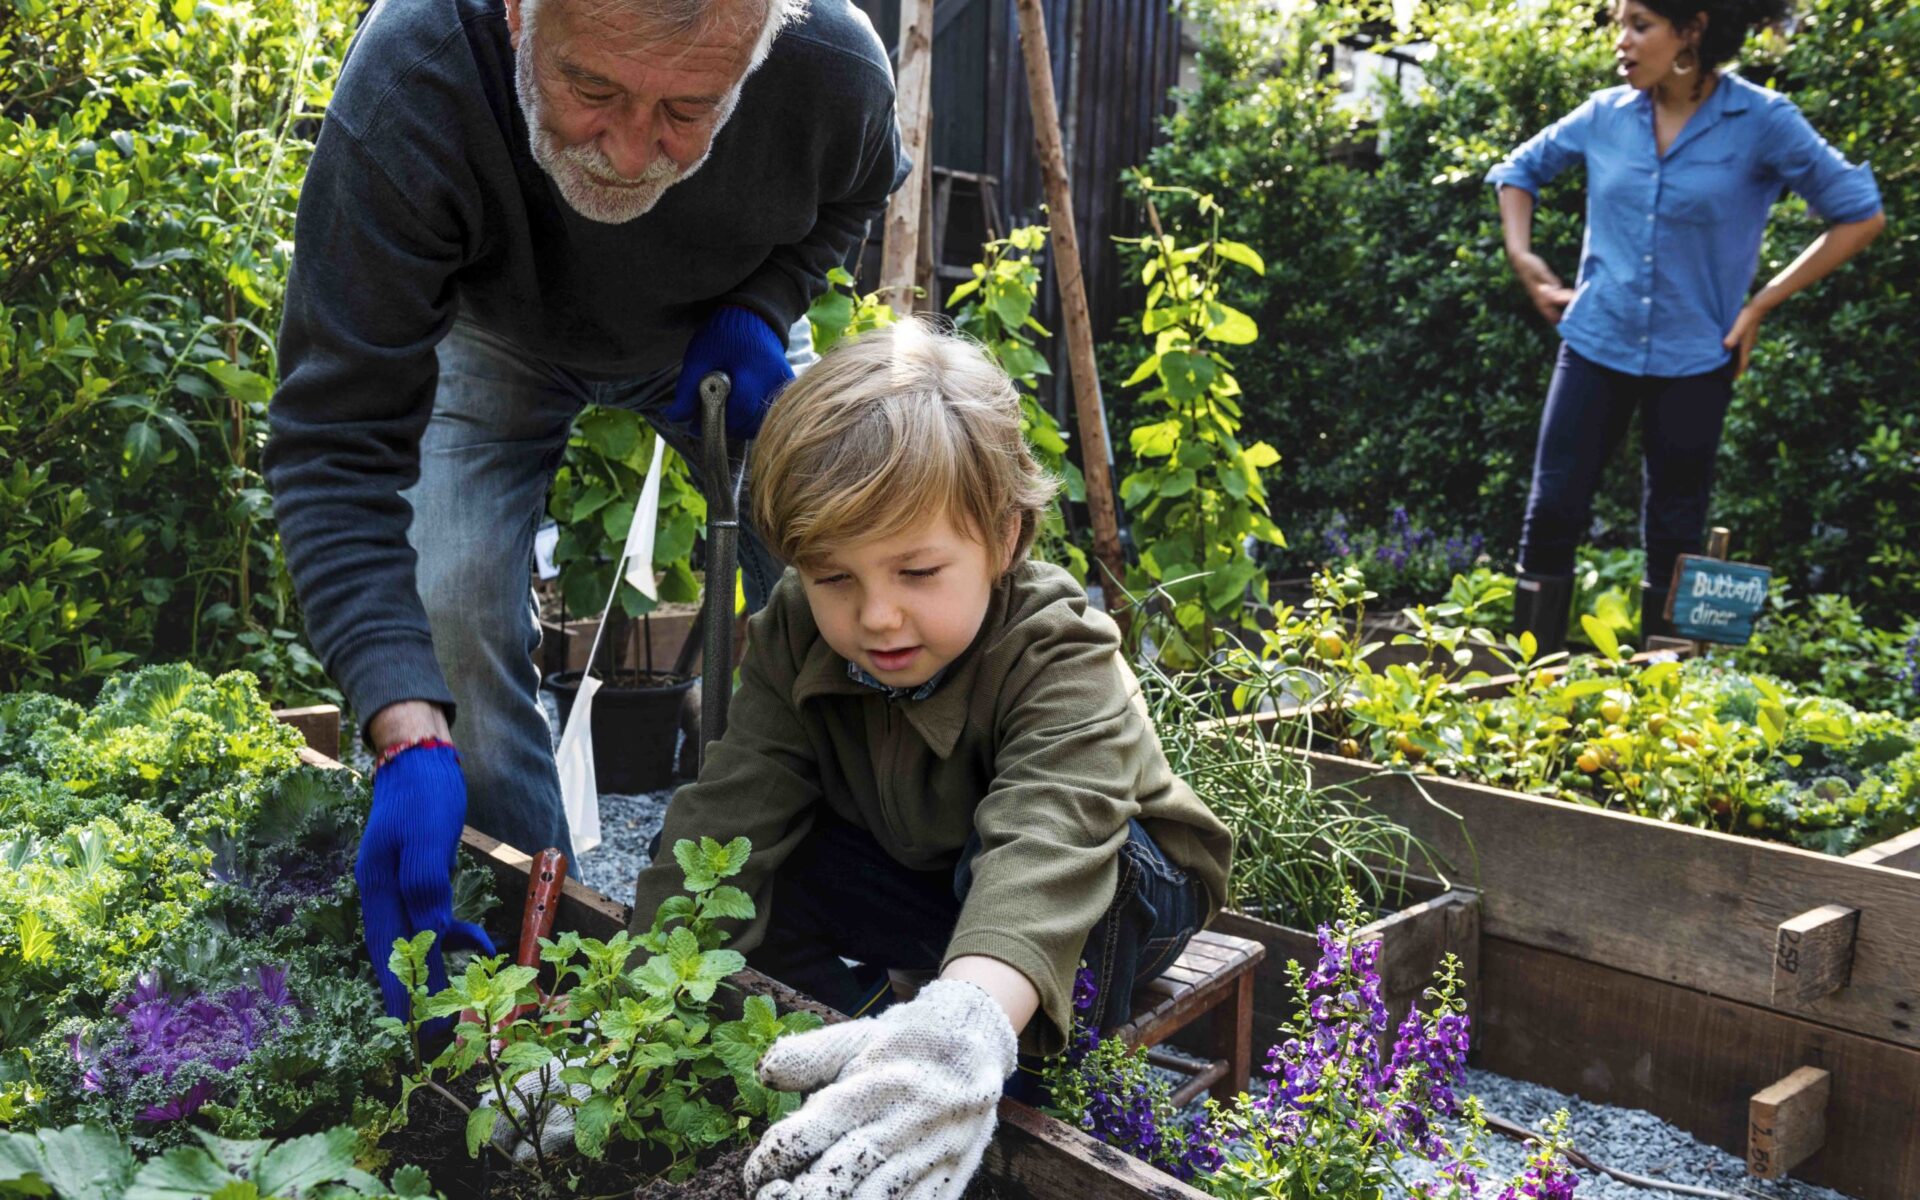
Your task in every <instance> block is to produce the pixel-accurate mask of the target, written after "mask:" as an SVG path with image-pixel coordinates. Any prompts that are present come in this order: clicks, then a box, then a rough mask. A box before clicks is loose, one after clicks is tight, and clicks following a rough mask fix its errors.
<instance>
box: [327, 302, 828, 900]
mask: <svg viewBox="0 0 1920 1200" xmlns="http://www.w3.org/2000/svg"><path fill="white" fill-rule="evenodd" d="M438 354H439V363H440V383H439V387H438V389H437V391H436V392H435V395H434V406H433V417H432V419H431V420H430V421H429V422H428V423H427V428H426V432H425V433H424V434H423V435H422V437H421V439H420V479H419V482H417V483H416V484H415V485H414V486H413V487H411V488H409V489H407V490H406V492H404V493H403V495H405V496H406V498H407V500H408V502H409V503H411V504H412V506H413V524H412V527H411V530H410V531H409V535H408V536H409V540H410V541H411V542H412V544H413V548H414V553H415V554H416V556H417V558H418V565H417V567H416V574H415V578H416V581H417V586H418V588H419V592H420V599H421V601H422V603H423V604H425V606H426V610H427V621H428V623H429V624H430V625H431V627H432V629H433V650H434V656H435V657H436V658H437V659H438V660H439V662H440V670H441V671H442V672H443V673H444V674H445V675H446V679H447V686H448V687H449V688H450V689H451V690H452V692H453V699H454V703H455V705H457V706H458V708H457V713H456V723H455V725H454V731H453V734H454V740H455V741H456V742H458V743H459V746H460V763H461V766H462V768H463V769H464V771H465V774H466V780H467V822H468V823H469V824H471V825H472V826H473V827H474V828H475V829H478V830H480V831H481V832H482V833H486V834H490V835H492V836H493V837H497V838H499V839H500V840H502V841H504V842H506V843H508V844H509V845H512V846H517V847H519V848H520V849H522V850H525V851H527V852H528V853H529V854H533V853H538V852H539V851H540V850H543V849H545V848H546V847H548V846H556V847H558V848H560V849H562V850H568V851H569V855H570V854H571V851H570V850H569V847H570V845H571V842H570V839H569V837H568V833H567V819H566V815H565V813H564V812H563V811H562V810H561V807H560V777H559V774H558V773H557V771H556V770H555V768H554V761H553V738H552V733H551V731H550V729H549V728H548V725H547V718H546V714H545V713H544V712H543V711H542V710H541V708H540V703H539V687H540V673H539V670H538V668H537V667H536V666H535V665H534V658H533V652H534V648H535V647H536V646H537V645H538V643H539V640H540V629H539V625H538V624H537V622H536V621H535V614H534V612H533V608H532V595H531V592H530V591H529V588H528V579H529V576H528V568H529V564H530V563H531V562H532V560H533V534H534V530H535V529H536V528H537V527H538V526H539V524H540V522H541V518H542V516H543V515H544V512H545V508H546V500H547V488H548V486H549V485H550V484H551V483H552V481H553V473H554V471H555V470H556V469H557V468H558V467H559V465H560V459H561V455H562V454H563V452H564V451H565V449H566V444H567V435H568V433H570V432H571V431H572V428H573V421H574V418H575V417H576V416H578V415H579V413H580V410H581V409H583V408H585V407H586V406H587V405H589V404H600V405H606V406H609V407H614V408H625V409H631V410H633V411H635V412H638V413H640V414H641V415H643V416H645V417H646V418H647V420H648V422H649V423H650V424H651V425H652V426H653V427H654V428H655V429H656V430H658V431H659V432H660V433H661V434H662V435H663V436H664V437H665V438H666V439H667V445H668V446H670V447H672V448H673V450H674V451H675V452H676V453H678V454H679V455H680V456H681V457H682V458H683V459H685V460H686V462H687V465H688V466H689V467H690V468H692V471H693V475H694V479H695V480H696V481H698V480H699V479H700V443H699V439H698V438H697V437H695V436H694V434H693V432H692V431H691V430H690V429H688V428H686V427H685V426H680V425H668V424H666V423H665V422H664V421H662V420H661V419H660V418H659V416H658V414H659V412H660V411H661V410H662V409H664V408H665V407H666V406H667V403H668V402H669V401H671V400H672V399H673V385H674V380H675V379H676V378H677V376H678V374H679V372H678V370H677V369H675V370H669V371H662V372H657V373H655V374H652V375H648V376H644V377H641V378H637V379H624V380H616V381H601V380H592V379H586V378H584V377H582V376H580V375H578V374H576V373H574V372H572V371H569V370H567V369H566V368H565V367H562V366H559V365H557V364H554V363H550V362H546V361H544V360H542V359H538V358H535V357H534V356H532V355H530V354H528V353H526V352H525V351H524V350H521V349H520V348H519V347H517V346H515V345H514V344H513V343H511V342H509V341H507V340H506V339H504V338H501V337H498V336H496V335H495V334H492V333H489V332H487V331H486V330H484V329H480V328H478V327H477V326H474V325H471V324H468V323H466V322H456V323H455V324H454V327H453V329H452V331H451V332H449V333H448V334H447V336H446V338H445V339H444V340H442V341H441V343H440V347H439V351H438ZM787 357H788V360H789V361H791V362H792V363H793V364H794V366H795V369H796V370H798V369H800V368H802V367H804V366H805V365H807V364H809V363H811V362H812V361H813V359H814V354H813V349H812V343H811V339H810V337H809V335H808V332H807V328H806V322H805V321H804V320H803V321H801V322H800V323H799V324H797V325H795V326H794V328H793V333H792V336H791V339H790V341H789V349H788V353H787ZM594 519H595V520H598V516H597V515H596V516H595V518H594ZM745 534H746V536H744V537H742V538H741V539H740V568H741V572H742V576H743V581H744V584H745V588H746V593H747V604H748V606H749V607H750V608H753V609H758V608H759V607H760V606H761V605H762V604H764V603H766V598H767V593H768V592H770V591H771V590H772V589H773V585H774V583H775V582H777V581H778V579H779V577H780V570H781V567H780V564H779V563H778V562H777V561H776V560H775V559H774V558H773V556H772V555H771V554H770V553H768V551H767V549H766V547H765V545H764V544H763V543H762V542H761V540H760V538H759V536H758V535H757V534H756V533H755V532H754V531H753V530H752V529H747V530H746V531H745ZM572 615H574V616H586V615H590V614H585V613H575V614H572ZM605 665H606V664H605V662H604V661H603V662H602V663H601V666H602V667H603V669H604V667H605ZM372 715H373V714H371V713H362V714H360V716H361V718H362V719H366V718H369V717H371V716H372ZM573 873H574V874H575V875H576V876H577V875H578V873H579V868H578V866H577V865H576V866H575V867H574V868H573Z"/></svg>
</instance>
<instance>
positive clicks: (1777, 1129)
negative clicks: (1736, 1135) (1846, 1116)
mask: <svg viewBox="0 0 1920 1200" xmlns="http://www.w3.org/2000/svg"><path fill="white" fill-rule="evenodd" d="M1832 1094H1833V1076H1831V1075H1829V1074H1828V1073H1827V1072H1825V1071H1822V1070H1821V1069H1820V1068H1818V1067H1801V1068H1800V1069H1799V1070H1797V1071H1795V1072H1794V1073H1793V1074H1791V1075H1789V1076H1787V1077H1786V1078H1785V1079H1782V1080H1781V1081H1780V1082H1779V1083H1776V1084H1774V1085H1773V1086H1772V1087H1769V1088H1767V1089H1766V1090H1765V1091H1761V1092H1757V1093H1755V1095H1754V1097H1753V1099H1752V1100H1750V1101H1748V1103H1747V1130H1748V1133H1747V1173H1748V1174H1749V1175H1756V1176H1758V1177H1760V1178H1761V1179H1779V1178H1781V1177H1782V1176H1784V1175H1785V1174H1786V1173H1787V1172H1789V1171H1791V1170H1793V1169H1794V1168H1795V1167H1797V1166H1799V1165H1800V1164H1801V1163H1803V1162H1805V1161H1807V1159H1809V1158H1811V1157H1813V1155H1814V1153H1815V1152H1816V1151H1818V1150H1819V1149H1820V1147H1822V1146H1824V1145H1826V1142H1827V1099H1828V1097H1830V1096H1831V1095H1832Z"/></svg>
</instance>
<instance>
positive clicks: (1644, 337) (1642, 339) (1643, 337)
mask: <svg viewBox="0 0 1920 1200" xmlns="http://www.w3.org/2000/svg"><path fill="white" fill-rule="evenodd" d="M1640 340H1641V341H1643V342H1644V341H1646V340H1647V335H1646V334H1644V333H1643V334H1641V335H1640Z"/></svg>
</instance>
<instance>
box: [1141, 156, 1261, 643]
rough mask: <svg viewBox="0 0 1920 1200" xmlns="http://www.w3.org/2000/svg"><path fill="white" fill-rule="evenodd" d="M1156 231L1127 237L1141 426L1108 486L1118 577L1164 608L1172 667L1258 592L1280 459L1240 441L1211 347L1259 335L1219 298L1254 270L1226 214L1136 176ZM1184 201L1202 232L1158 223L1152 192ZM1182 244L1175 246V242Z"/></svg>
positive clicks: (1237, 620)
mask: <svg viewBox="0 0 1920 1200" xmlns="http://www.w3.org/2000/svg"><path fill="white" fill-rule="evenodd" d="M1137 183H1138V185H1139V187H1140V189H1141V190H1142V191H1143V192H1145V193H1146V196H1147V206H1148V208H1147V211H1148V215H1149V216H1150V217H1151V218H1152V220H1153V227H1154V232H1153V233H1152V234H1151V235H1148V236H1145V237H1142V238H1140V239H1138V240H1137V245H1138V247H1139V249H1140V251H1141V253H1142V257H1143V258H1144V260H1145V265H1144V266H1143V267H1142V268H1141V273H1140V277H1141V282H1143V283H1144V284H1145V285H1146V287H1147V295H1146V308H1145V310H1144V311H1143V312H1142V314H1141V317H1140V332H1141V335H1142V337H1143V338H1144V339H1146V340H1147V353H1146V354H1145V356H1144V357H1143V358H1141V359H1140V361H1139V362H1138V364H1137V365H1135V367H1134V369H1133V373H1132V374H1131V375H1129V376H1127V378H1126V381H1125V382H1124V383H1122V384H1121V386H1122V387H1134V386H1142V387H1144V388H1145V389H1146V390H1145V391H1144V393H1143V394H1142V395H1141V397H1140V401H1139V403H1140V405H1141V412H1140V416H1139V421H1138V423H1137V424H1135V425H1134V427H1133V430H1132V432H1131V433H1130V434H1129V435H1128V445H1129V447H1130V448H1131V450H1132V452H1133V459H1134V464H1135V465H1134V469H1133V470H1132V471H1131V472H1129V473H1128V474H1127V475H1126V477H1125V478H1123V479H1122V480H1121V481H1120V499H1121V501H1122V503H1124V504H1126V505H1127V507H1128V508H1129V509H1130V510H1131V511H1132V514H1133V531H1134V541H1135V544H1136V545H1137V546H1138V548H1139V552H1140V554H1139V563H1138V566H1137V567H1136V568H1135V569H1134V570H1132V571H1130V572H1128V578H1127V586H1128V588H1129V589H1130V590H1131V591H1133V592H1134V594H1136V595H1142V594H1145V593H1148V592H1155V593H1158V595H1159V596H1161V597H1164V599H1165V601H1166V602H1167V604H1168V605H1170V606H1171V610H1172V611H1171V620H1169V621H1167V622H1165V623H1164V624H1163V625H1162V627H1161V628H1162V633H1163V636H1162V638H1161V640H1160V645H1159V653H1160V658H1161V660H1162V661H1164V662H1166V663H1167V664H1168V665H1169V666H1172V667H1174V668H1177V669H1192V668H1193V667H1196V666H1199V665H1200V664H1202V663H1204V662H1206V661H1207V660H1208V659H1209V657H1211V655H1212V654H1213V652H1214V651H1215V649H1217V648H1218V646H1219V645H1220V643H1221V642H1222V640H1223V635H1224V633H1225V630H1227V629H1231V628H1234V627H1244V628H1251V627H1252V620H1251V617H1250V614H1249V612H1248V610H1247V607H1246V604H1245V602H1244V601H1245V598H1246V597H1247V595H1248V594H1249V593H1251V595H1252V597H1253V599H1254V600H1256V601H1264V600H1265V599H1266V597H1267V580H1266V577H1265V575H1264V574H1263V573H1262V572H1261V570H1260V566H1259V563H1258V562H1256V561H1255V560H1254V559H1253V557H1252V556H1251V555H1250V554H1248V552H1247V547H1248V546H1249V545H1250V544H1252V543H1254V542H1264V543H1266V544H1267V545H1270V546H1284V545H1286V538H1285V537H1284V536H1283V535H1282V534H1281V532H1280V529H1279V527H1278V526H1276V525H1275V524H1274V523H1273V521H1272V520H1271V519H1270V518H1269V517H1268V516H1267V479H1266V477H1265V475H1264V474H1263V473H1264V472H1265V471H1267V469H1268V468H1270V467H1273V466H1274V465H1276V464H1277V463H1279V461H1280V452H1279V451H1278V450H1275V449H1274V448H1273V447H1272V446H1270V445H1268V444H1267V443H1266V442H1261V441H1257V442H1254V443H1252V444H1251V445H1243V444H1242V442H1241V439H1240V437H1239V436H1238V435H1239V433H1240V425H1241V408H1240V400H1239V397H1240V395H1241V388H1240V383H1239V381H1238V380H1237V379H1236V378H1235V377H1234V375H1233V364H1232V363H1230V362H1229V361H1228V360H1227V358H1226V356H1225V354H1224V352H1223V347H1231V346H1246V345H1250V344H1252V343H1253V342H1254V341H1255V340H1256V339H1257V338H1258V337H1259V335H1260V331H1259V329H1258V328H1257V327H1256V326H1255V324H1254V322H1253V319H1252V318H1250V317H1248V316H1247V314H1245V313H1243V312H1241V311H1240V310H1239V309H1237V308H1235V307H1233V306H1232V305H1231V304H1228V303H1227V302H1226V300H1225V298H1224V291H1223V289H1224V287H1225V281H1226V278H1227V276H1228V274H1229V270H1228V268H1229V267H1233V266H1238V267H1241V268H1244V269H1245V270H1248V271H1251V272H1253V273H1254V274H1256V275H1258V274H1262V273H1264V272H1265V270H1266V265H1265V264H1264V263H1263V262H1262V261H1261V259H1260V256H1259V255H1258V254H1257V253H1255V252H1254V251H1253V250H1252V249H1251V248H1249V247H1248V246H1246V245H1244V244H1242V243H1240V242H1236V241H1233V240H1231V239H1227V238H1223V237H1221V236H1220V229H1221V222H1222V220H1223V219H1224V213H1223V212H1222V211H1221V209H1220V206H1219V205H1218V204H1217V203H1215V202H1214V199H1213V197H1212V196H1207V195H1194V194H1192V193H1190V192H1189V191H1188V190H1186V189H1183V188H1166V187H1159V186H1156V185H1155V184H1154V182H1153V181H1152V180H1151V179H1147V178H1144V177H1141V178H1138V179H1137ZM1161 196H1172V197H1177V198H1181V199H1184V200H1187V201H1189V202H1190V203H1191V204H1192V207H1193V209H1194V214H1195V217H1196V219H1197V222H1198V223H1199V224H1200V225H1201V227H1202V229H1203V230H1204V233H1203V234H1202V235H1200V236H1198V237H1194V236H1192V235H1187V234H1185V233H1184V231H1182V230H1180V229H1179V227H1178V225H1177V224H1176V225H1174V229H1175V232H1176V233H1178V234H1181V236H1175V234H1170V233H1166V232H1164V231H1163V230H1162V228H1161V223H1160V219H1159V217H1158V215H1157V212H1156V209H1155V200H1156V198H1158V197H1161ZM1182 243H1186V244H1182Z"/></svg>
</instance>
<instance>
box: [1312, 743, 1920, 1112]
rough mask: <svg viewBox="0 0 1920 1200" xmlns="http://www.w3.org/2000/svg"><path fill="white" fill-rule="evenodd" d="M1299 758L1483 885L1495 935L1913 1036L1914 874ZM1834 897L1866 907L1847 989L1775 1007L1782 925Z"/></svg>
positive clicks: (1486, 917)
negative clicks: (1424, 842)
mask: <svg viewBox="0 0 1920 1200" xmlns="http://www.w3.org/2000/svg"><path fill="white" fill-rule="evenodd" d="M1307 760H1308V762H1309V765H1310V767H1311V771H1312V778H1313V782H1314V784H1315V785H1316V786H1324V785H1328V784H1345V785H1347V786H1350V787H1352V788H1354V789H1355V791H1356V792H1357V793H1358V794H1360V795H1362V796H1365V797H1367V798H1368V799H1369V801H1370V802H1371V803H1372V804H1373V806H1374V807H1375V808H1377V809H1378V810H1379V811H1381V812H1383V813H1385V814H1387V815H1388V816H1391V817H1393V818H1394V819H1395V820H1398V821H1400V822H1402V823H1403V824H1405V825H1406V826H1407V827H1408V828H1410V829H1411V830H1413V832H1414V833H1415V834H1416V835H1417V836H1419V837H1420V838H1422V839H1424V840H1425V841H1426V842H1427V843H1428V844H1429V845H1430V846H1432V847H1433V848H1434V850H1435V851H1437V852H1438V853H1439V854H1441V855H1442V856H1444V857H1445V859H1446V861H1447V864H1448V866H1449V869H1450V870H1451V871H1452V872H1453V873H1454V876H1455V878H1457V879H1459V880H1460V882H1461V883H1462V884H1464V885H1467V886H1475V887H1478V888H1479V890H1480V891H1481V925H1482V928H1483V929H1484V931H1485V932H1486V935H1487V936H1489V937H1500V938H1506V939H1508V940H1510V941H1514V942H1519V943H1522V944H1524V945H1530V946H1537V947H1539V948H1541V949H1544V950H1554V951H1558V952H1560V953H1563V954H1569V955H1572V956H1574V957H1576V958H1582V959H1585V960H1587V961H1588V962H1594V963H1601V964H1604V965H1606V966H1609V967H1613V968H1616V969H1618V970H1622V971H1630V972H1632V973H1634V974H1637V975H1644V976H1647V977H1648V978H1651V979H1660V980H1664V981H1666V982H1669V983H1675V984H1679V985H1681V986H1683V987H1689V988H1692V989H1694V990H1696V991H1699V992H1704V993H1706V994H1708V995H1715V996H1725V997H1728V998H1729V999H1734V1000H1740V1001H1743V1002H1745V1003H1748V1004H1755V1005H1759V1006H1761V1007H1775V1008H1779V1009H1780V1010H1782V1011H1788V1012H1792V1013H1793V1014H1794V1015H1796V1016H1801V1017H1804V1018H1806V1019H1807V1020H1809V1021H1815V1022H1818V1023H1820V1024H1822V1025H1829V1026H1833V1027H1834V1028H1837V1029H1845V1030H1850V1031H1852V1032H1854V1033H1860V1034H1865V1035H1866V1036H1868V1037H1872V1038H1882V1039H1885V1040H1887V1041H1890V1042H1897V1043H1899V1044H1901V1045H1904V1046H1920V875H1916V874H1913V873H1910V872H1906V871H1896V870H1892V869H1890V868H1887V867H1882V866H1876V865H1872V864H1864V863H1858V862H1850V861H1848V860H1846V859H1842V858H1834V857H1832V856H1830V855H1825V854H1818V853H1815V852H1813V851H1811V850H1800V849H1797V848H1795V847H1792V846H1783V845H1779V844H1777V843H1772V842H1762V841H1758V840H1755V839H1752V838H1741V837H1733V836H1730V835H1728V834H1721V833H1713V832H1709V831H1707V830H1700V829H1691V828H1687V827H1685V826H1680V825H1671V824H1667V823H1665V822H1661V821H1654V820H1650V819H1647V818H1644V817H1634V816H1628V815H1626V814H1624V813H1614V812H1607V811H1604V810H1601V809H1597V808H1587V807H1583V806H1580V805H1575V804H1569V803H1566V802H1564V801H1560V800H1549V799H1545V798H1541V797H1534V796H1523V795H1520V794H1519V793H1516V792H1507V791H1502V790H1500V789H1497V788H1490V787H1484V786H1482V785H1480V784H1475V783H1465V782H1462V781H1459V780H1453V779H1445V778H1440V777H1437V776H1432V775H1420V776H1414V775H1409V774H1406V773H1404V772H1389V771H1385V770H1382V769H1381V768H1378V767H1374V766H1370V765H1366V764H1361V763H1356V762H1352V761H1349V760H1347V759H1342V758H1338V757H1335V756H1332V755H1326V754H1318V753H1309V754H1307ZM1423 791H1424V793H1425V795H1423V794H1422V792H1423ZM1451 814H1458V815H1459V817H1460V818H1461V819H1462V820H1463V821H1464V833H1463V830H1462V823H1461V821H1456V820H1455V819H1454V816H1453V815H1451ZM1828 904H1840V905H1844V906H1846V907H1847V908H1851V909H1857V910H1858V911H1859V913H1860V918H1859V925H1858V928H1857V931H1856V935H1855V940H1854V952H1853V963H1852V973H1851V975H1850V977H1849V982H1848V984H1847V986H1845V987H1843V988H1839V989H1838V990H1836V991H1834V992H1832V993H1830V994H1828V995H1825V996H1822V997H1820V998H1818V999H1813V1000H1808V1001H1805V1002H1798V1001H1794V1000H1793V999H1791V998H1790V997H1783V999H1782V1001H1781V1002H1780V1003H1779V1004H1777V1005H1776V1004H1775V1003H1774V1001H1773V976H1774V962H1775V955H1776V953H1777V944H1778V940H1779V937H1778V929H1779V926H1780V925H1781V923H1782V922H1785V921H1788V920H1789V919H1791V918H1794V917H1797V916H1799V915H1800V914H1802V913H1805V912H1808V911H1809V910H1812V909H1816V908H1820V907H1822V906H1824V905H1828ZM1796 1065H1797V1064H1796ZM1776 1078H1777V1076H1776Z"/></svg>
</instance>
